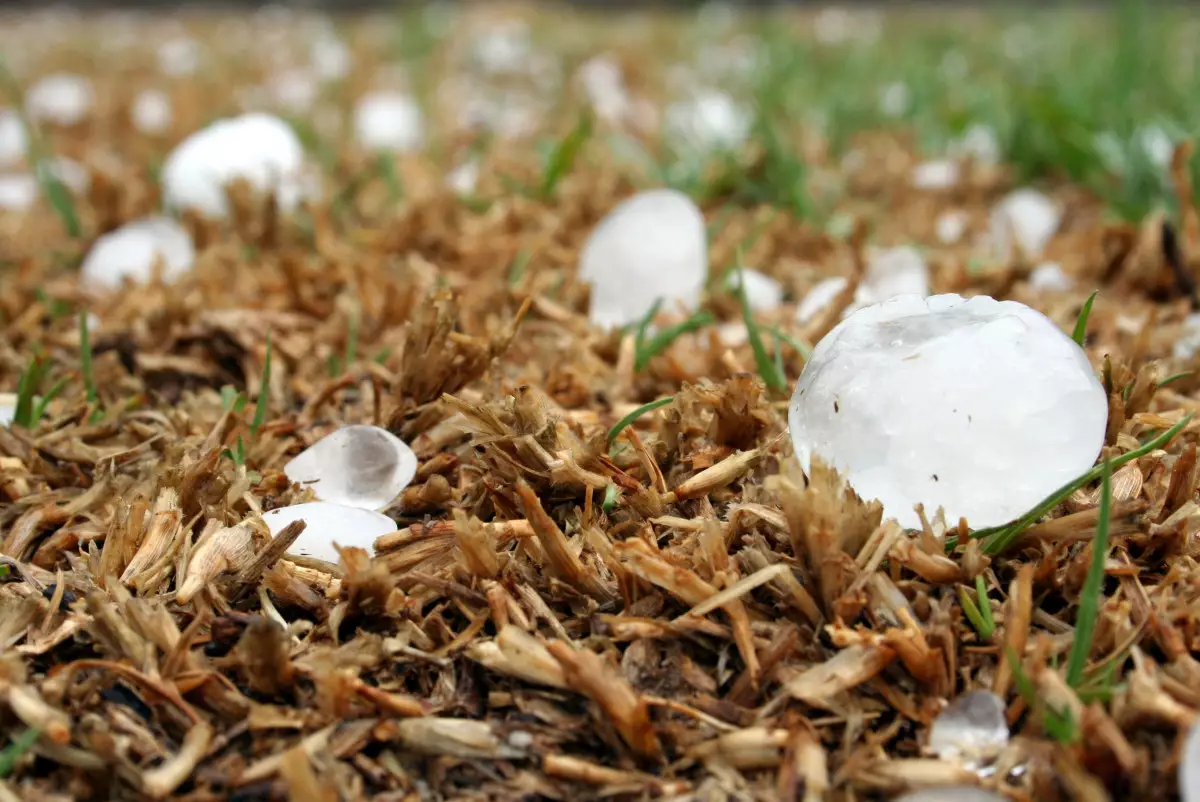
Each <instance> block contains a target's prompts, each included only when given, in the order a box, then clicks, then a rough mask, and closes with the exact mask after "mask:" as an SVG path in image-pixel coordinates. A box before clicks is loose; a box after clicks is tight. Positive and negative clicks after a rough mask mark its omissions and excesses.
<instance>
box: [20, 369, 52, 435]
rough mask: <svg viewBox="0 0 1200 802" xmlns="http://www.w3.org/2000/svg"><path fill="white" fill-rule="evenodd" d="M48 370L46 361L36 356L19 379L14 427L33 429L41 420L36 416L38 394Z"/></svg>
mask: <svg viewBox="0 0 1200 802" xmlns="http://www.w3.org/2000/svg"><path fill="white" fill-rule="evenodd" d="M47 370H48V367H47V365H46V363H45V361H44V360H43V359H42V358H41V357H40V356H36V355H35V356H34V357H33V358H32V359H30V360H29V364H28V365H26V366H25V369H24V370H22V371H21V375H20V376H18V377H17V405H16V409H14V410H13V425H15V426H20V427H21V428H23V429H32V428H33V427H34V426H36V425H37V422H38V420H40V418H39V417H36V416H35V412H36V411H37V409H38V403H37V394H38V390H39V389H40V388H41V386H42V381H43V380H44V379H45V378H46V372H47Z"/></svg>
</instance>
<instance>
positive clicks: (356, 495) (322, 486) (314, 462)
mask: <svg viewBox="0 0 1200 802" xmlns="http://www.w3.org/2000/svg"><path fill="white" fill-rule="evenodd" d="M283 471H284V473H286V474H287V477H288V479H290V480H291V481H293V482H295V483H297V484H300V485H303V486H305V487H310V488H312V491H313V492H314V493H315V494H316V495H317V497H318V498H320V499H321V500H323V501H331V502H334V503H336V504H345V505H347V506H350V507H361V508H363V509H368V510H382V509H384V508H385V507H387V506H388V505H389V504H391V503H392V501H394V500H395V498H396V496H398V495H400V491H402V490H403V489H404V488H406V487H408V485H409V483H410V482H411V481H412V480H413V476H415V475H416V473H417V456H416V455H415V454H413V451H412V449H411V448H409V447H408V445H407V444H406V443H405V442H404V441H403V440H401V439H400V438H398V437H396V436H395V435H394V434H392V433H391V432H389V431H388V430H386V429H381V428H380V427H378V426H343V427H342V428H340V429H338V430H337V431H335V432H333V433H332V434H330V435H327V436H325V437H323V438H321V439H320V440H318V441H317V442H315V443H313V444H312V445H311V446H309V447H308V448H306V449H305V450H304V451H302V452H300V454H298V455H297V456H296V457H294V458H293V459H292V461H291V462H289V463H288V464H287V465H285V466H284V468H283Z"/></svg>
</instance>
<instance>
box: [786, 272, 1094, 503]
mask: <svg viewBox="0 0 1200 802" xmlns="http://www.w3.org/2000/svg"><path fill="white" fill-rule="evenodd" d="M1107 419H1108V399H1107V397H1106V395H1105V392H1104V388H1103V387H1102V386H1101V385H1100V382H1099V381H1098V380H1097V379H1096V374H1095V373H1094V372H1093V370H1092V367H1091V365H1090V364H1089V363H1088V360H1087V355H1086V354H1084V352H1083V350H1082V349H1081V348H1080V347H1079V346H1078V345H1076V344H1075V342H1074V341H1073V340H1072V339H1071V338H1070V337H1068V336H1067V335H1066V334H1064V333H1063V332H1062V331H1061V330H1060V329H1059V328H1058V327H1057V326H1056V325H1054V323H1053V322H1051V321H1050V320H1049V319H1048V318H1047V317H1045V316H1044V315H1042V314H1041V313H1040V312H1036V311H1034V310H1033V309H1030V308H1029V307H1027V306H1025V305H1023V304H1020V303H1017V302H1015V301H1003V302H1001V301H996V300H995V299H992V298H988V297H986V296H979V297H976V298H972V299H970V300H965V299H963V298H961V297H959V296H957V295H935V296H933V297H931V298H928V299H923V298H920V297H917V296H912V295H905V296H901V297H898V298H893V299H891V300H890V301H886V302H884V303H881V304H877V305H875V306H870V307H867V308H865V309H862V310H860V311H858V312H856V313H855V314H853V315H851V316H850V317H848V318H847V319H846V320H844V321H842V322H841V323H840V324H839V325H838V326H837V327H835V328H834V329H833V331H831V332H830V333H829V334H828V335H827V336H826V337H825V338H824V339H822V340H821V341H820V343H818V344H817V347H816V348H815V349H814V350H813V353H812V356H811V358H810V359H809V361H808V363H807V364H806V365H805V366H804V372H803V373H802V374H801V375H800V379H799V381H797V383H796V390H795V393H794V394H793V395H792V402H791V406H790V409H789V413H788V420H789V423H790V426H791V432H792V441H793V443H794V444H795V447H796V455H797V457H798V458H799V459H800V462H801V464H802V465H803V466H804V468H805V470H808V468H809V467H810V462H811V459H812V456H813V455H814V454H817V455H819V456H820V457H821V458H822V459H823V460H825V461H826V462H827V463H830V464H832V465H834V466H835V467H837V468H838V469H839V470H840V471H842V473H844V474H845V475H846V478H847V479H848V480H849V482H850V483H851V485H852V486H853V487H854V488H855V490H857V491H858V493H859V494H860V495H861V496H863V497H864V498H868V499H879V500H880V501H882V502H883V506H884V512H885V514H886V515H888V516H889V517H895V518H896V519H897V520H898V521H899V522H900V523H901V524H902V525H904V526H907V527H917V526H919V525H920V520H919V518H918V517H917V514H916V512H915V511H914V510H913V505H915V504H917V503H921V504H924V505H925V509H926V510H927V511H928V512H929V514H930V515H932V514H933V513H934V511H935V510H936V509H937V508H938V507H939V506H941V507H944V508H945V511H946V517H947V520H950V521H956V520H958V519H959V518H960V517H965V518H966V519H967V520H968V522H969V523H970V524H971V525H972V526H975V527H987V526H995V525H999V524H1003V523H1006V522H1008V521H1010V520H1012V519H1013V518H1016V517H1017V516H1019V515H1020V514H1021V513H1023V512H1026V511H1027V510H1028V509H1029V508H1030V507H1032V506H1033V505H1034V504H1036V503H1037V502H1039V501H1041V500H1042V499H1043V498H1045V497H1046V496H1047V495H1049V494H1050V493H1051V492H1053V491H1054V490H1055V489H1056V488H1058V487H1060V486H1062V485H1063V484H1065V483H1066V482H1067V481H1068V480H1070V479H1073V478H1074V477H1076V476H1078V475H1079V474H1080V473H1082V472H1083V471H1085V470H1087V469H1088V468H1090V467H1091V466H1092V464H1093V463H1094V462H1095V459H1096V455H1097V454H1098V453H1099V452H1100V447H1101V446H1102V445H1103V444H1104V430H1105V426H1106V423H1107Z"/></svg>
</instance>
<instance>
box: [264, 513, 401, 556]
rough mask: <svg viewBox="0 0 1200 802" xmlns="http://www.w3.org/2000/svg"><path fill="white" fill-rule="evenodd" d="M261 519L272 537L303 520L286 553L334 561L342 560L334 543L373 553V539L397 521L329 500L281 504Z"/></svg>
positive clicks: (390, 529) (390, 530) (384, 533)
mask: <svg viewBox="0 0 1200 802" xmlns="http://www.w3.org/2000/svg"><path fill="white" fill-rule="evenodd" d="M263 520H264V521H265V522H266V524H267V528H268V529H269V530H270V531H271V536H272V537H275V536H277V535H278V534H279V533H280V532H282V531H283V530H284V527H286V526H287V525H288V524H290V523H291V522H292V521H304V523H305V527H304V531H303V532H301V533H300V537H298V538H296V542H295V543H293V544H292V546H291V548H289V549H288V554H295V555H297V556H300V557H312V558H313V559H315V560H324V561H325V562H327V563H334V564H336V563H337V562H338V561H339V560H340V559H341V557H340V556H339V555H338V551H337V549H336V548H335V547H334V544H337V545H338V546H341V547H343V548H351V547H355V548H360V549H363V550H364V551H366V552H367V554H370V555H372V556H374V554H375V541H376V540H377V539H378V538H380V537H382V536H383V535H386V534H387V533H388V532H395V531H396V522H395V521H393V520H392V519H391V518H389V517H387V516H386V515H381V514H379V513H377V512H373V511H372V510H364V509H361V508H359V507H347V506H345V505H342V504H333V503H330V502H328V501H313V502H309V503H308V504H294V505H292V506H291V507H280V508H278V509H274V510H271V511H270V512H267V513H264V514H263Z"/></svg>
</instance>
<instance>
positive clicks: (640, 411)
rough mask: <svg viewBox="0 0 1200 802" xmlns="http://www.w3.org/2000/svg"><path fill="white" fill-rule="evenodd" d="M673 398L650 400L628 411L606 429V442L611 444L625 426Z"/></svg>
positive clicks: (673, 397) (673, 398)
mask: <svg viewBox="0 0 1200 802" xmlns="http://www.w3.org/2000/svg"><path fill="white" fill-rule="evenodd" d="M674 400H675V396H673V395H669V396H667V397H666V398H659V399H658V400H656V401H651V402H650V403H648V404H642V405H641V406H640V407H638V408H637V409H635V410H634V411H633V412H630V413H629V414H628V415H626V416H625V417H623V418H621V419H620V420H619V421H617V423H616V425H615V426H613V427H612V428H611V429H609V430H608V444H609V445H610V446H611V445H612V444H613V443H614V442H615V441H616V439H617V436H618V435H619V434H621V432H622V431H624V430H625V427H627V426H629V425H630V424H632V423H633V422H634V421H635V420H637V419H638V418H640V417H642V416H643V415H645V414H646V413H648V412H653V411H654V410H656V409H658V408H660V407H665V406H666V405H667V404H669V403H671V402H672V401H674Z"/></svg>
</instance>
